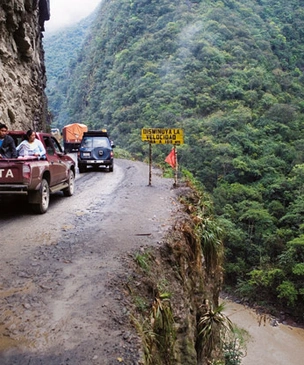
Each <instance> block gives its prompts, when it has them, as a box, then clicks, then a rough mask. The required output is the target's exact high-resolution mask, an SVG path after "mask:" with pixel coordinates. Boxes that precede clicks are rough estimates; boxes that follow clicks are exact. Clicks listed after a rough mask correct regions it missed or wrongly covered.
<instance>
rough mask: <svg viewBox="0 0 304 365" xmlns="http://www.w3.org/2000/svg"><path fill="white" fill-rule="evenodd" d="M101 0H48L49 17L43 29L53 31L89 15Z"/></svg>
mask: <svg viewBox="0 0 304 365" xmlns="http://www.w3.org/2000/svg"><path fill="white" fill-rule="evenodd" d="M101 1H102V0H50V7H51V19H50V20H48V21H46V22H45V31H46V32H54V31H57V30H59V29H60V28H63V27H65V26H69V25H72V24H74V23H77V22H78V21H79V20H81V19H83V18H85V17H87V16H88V15H90V14H91V13H92V12H93V10H94V9H95V8H96V7H97V6H98V4H100V2H101Z"/></svg>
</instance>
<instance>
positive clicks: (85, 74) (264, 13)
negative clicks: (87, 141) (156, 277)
mask: <svg viewBox="0 0 304 365" xmlns="http://www.w3.org/2000/svg"><path fill="white" fill-rule="evenodd" d="M303 25H304V10H303V8H302V2H301V1H300V0H291V1H288V2H286V1H281V0H279V1H278V0H259V1H250V0H249V1H245V0H239V1H236V0H225V1H217V0H215V1H207V0H206V1H190V0H188V1H180V0H176V1H169V0H163V1H152V0H143V1H139V0H133V1H126V0H121V1H108V0H105V1H104V2H103V3H102V6H101V8H100V12H99V14H98V15H97V18H96V21H95V22H94V25H93V27H92V29H91V31H90V35H89V37H88V38H87V39H86V42H85V43H84V45H83V47H82V49H81V52H80V53H79V56H78V59H77V61H75V62H74V63H73V65H72V66H71V68H70V70H69V78H68V79H66V81H65V88H66V98H67V99H66V104H65V105H64V106H63V108H64V109H63V110H61V113H63V112H64V113H65V115H66V120H65V121H66V123H69V122H72V121H75V120H77V121H81V122H82V123H86V124H88V125H89V127H91V128H101V127H107V128H108V129H110V130H111V136H112V137H113V139H115V141H116V144H117V145H120V146H122V147H124V148H126V149H128V150H129V151H130V152H131V153H133V154H134V155H135V156H137V157H141V158H144V157H145V156H146V152H147V145H146V144H144V143H142V141H141V140H140V131H141V128H143V127H176V128H183V129H184V133H185V142H186V143H185V145H183V146H181V147H180V148H179V153H178V156H179V162H180V166H182V167H185V168H186V169H187V170H189V171H190V172H191V173H192V174H194V176H195V177H196V178H197V179H198V180H199V181H200V182H201V183H202V184H203V185H204V186H205V188H206V190H207V191H209V192H211V193H212V195H213V197H214V201H215V203H216V213H217V215H218V217H220V219H221V224H222V227H223V228H224V230H225V232H226V237H225V246H226V261H227V264H226V282H227V283H229V284H230V285H232V286H237V289H238V292H239V294H241V295H242V296H244V297H246V298H248V299H250V300H264V301H265V300H266V301H268V302H271V303H276V305H281V306H282V307H289V308H290V310H291V311H293V312H294V314H296V315H297V316H299V317H300V318H301V317H302V314H303V311H304V307H303V296H304V292H303V287H302V283H303V279H304V264H303V262H304V248H303V247H304V226H303V217H304V198H303V181H304V165H303V163H304V150H303V142H304V122H303V121H304V115H303V111H304V109H303V108H304V103H303V96H304V87H303V80H304V75H303V70H304V61H303V58H302V54H303V47H304V32H303V29H304V28H303ZM60 123H61V122H60ZM59 125H60V124H59ZM169 148H170V146H153V155H154V159H155V160H156V161H163V160H164V157H165V155H166V154H167V153H168V151H169Z"/></svg>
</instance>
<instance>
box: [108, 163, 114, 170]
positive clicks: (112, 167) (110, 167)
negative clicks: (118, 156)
mask: <svg viewBox="0 0 304 365" xmlns="http://www.w3.org/2000/svg"><path fill="white" fill-rule="evenodd" d="M113 170H114V164H113V163H112V165H110V166H109V172H113Z"/></svg>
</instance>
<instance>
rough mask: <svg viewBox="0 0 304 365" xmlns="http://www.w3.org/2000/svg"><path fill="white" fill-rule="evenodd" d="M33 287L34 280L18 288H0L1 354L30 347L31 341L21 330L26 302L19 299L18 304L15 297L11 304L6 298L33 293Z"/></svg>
mask: <svg viewBox="0 0 304 365" xmlns="http://www.w3.org/2000/svg"><path fill="white" fill-rule="evenodd" d="M33 289H34V284H33V283H32V282H28V283H27V284H26V285H25V286H23V287H18V288H9V289H6V290H3V288H0V300H1V301H0V304H1V311H0V354H1V353H3V352H4V351H7V350H11V349H13V348H21V347H25V346H26V347H30V345H31V344H30V341H29V340H28V339H27V338H26V337H25V335H23V334H22V332H21V331H20V328H21V324H22V322H23V315H22V313H23V312H24V310H25V307H24V305H25V303H24V301H22V300H21V301H18V304H17V306H16V299H14V302H13V304H10V303H9V301H6V299H7V298H10V297H12V296H18V297H19V296H20V297H21V296H22V295H25V294H28V293H31V292H32V291H33Z"/></svg>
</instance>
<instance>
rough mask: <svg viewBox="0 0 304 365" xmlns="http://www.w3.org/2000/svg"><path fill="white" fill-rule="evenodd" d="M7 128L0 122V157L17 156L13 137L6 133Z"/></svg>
mask: <svg viewBox="0 0 304 365" xmlns="http://www.w3.org/2000/svg"><path fill="white" fill-rule="evenodd" d="M7 132H8V128H7V126H6V125H5V124H3V123H0V159H3V158H17V151H16V146H15V142H14V140H13V138H12V137H11V136H9V135H8V134H7Z"/></svg>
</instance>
